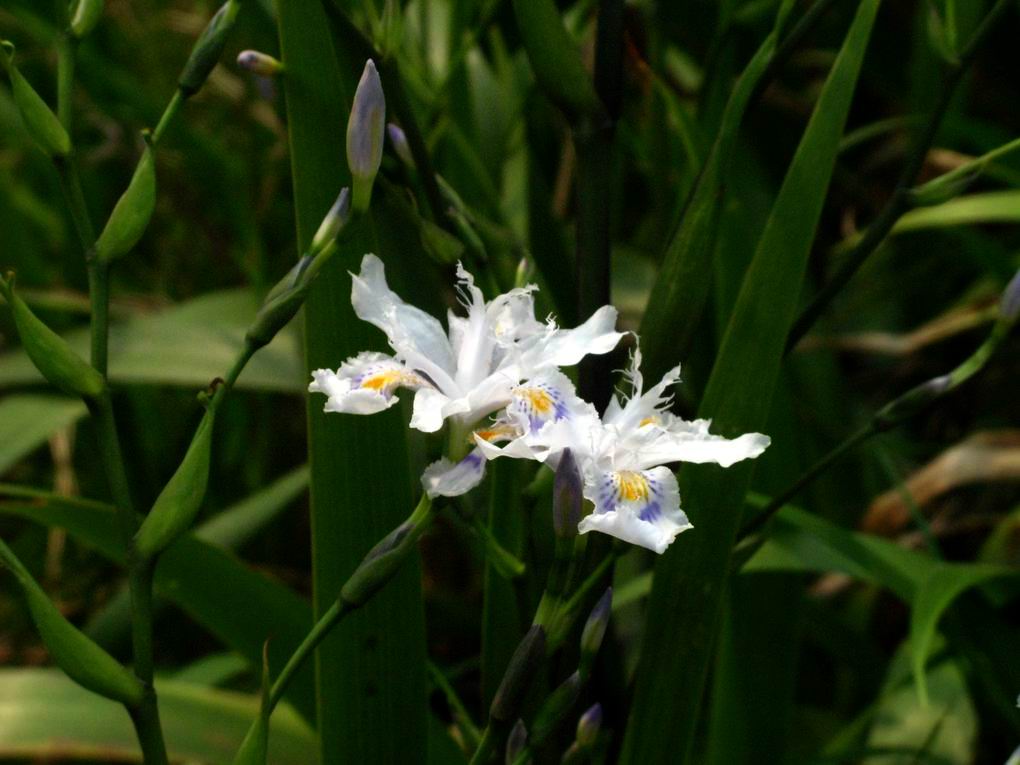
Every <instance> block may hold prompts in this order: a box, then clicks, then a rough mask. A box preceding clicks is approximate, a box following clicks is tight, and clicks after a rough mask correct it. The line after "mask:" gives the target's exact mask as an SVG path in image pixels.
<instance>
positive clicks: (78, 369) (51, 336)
mask: <svg viewBox="0 0 1020 765" xmlns="http://www.w3.org/2000/svg"><path fill="white" fill-rule="evenodd" d="M0 292H2V293H3V295H4V297H5V298H6V299H7V304H8V305H9V306H10V308H11V313H12V314H13V316H14V324H15V326H16V327H17V328H18V335H20V337H21V344H22V345H23V346H24V348H25V352H26V353H27V354H28V357H29V358H30V359H31V360H32V363H33V364H35V367H36V369H38V370H39V372H40V374H42V376H43V377H45V378H46V380H47V381H48V382H50V383H51V384H52V385H55V386H56V387H58V388H60V390H62V391H64V392H65V393H69V394H71V395H72V396H80V397H81V398H83V399H85V400H86V401H95V400H96V399H97V398H99V396H100V395H101V394H102V393H103V391H104V390H105V389H106V382H105V381H104V380H103V376H102V375H101V374H99V372H97V371H96V370H95V369H93V368H92V367H91V366H89V364H88V363H87V362H86V361H85V360H84V359H83V358H82V357H81V356H79V355H78V354H77V353H76V352H75V351H74V350H72V348H71V346H69V345H68V344H67V341H66V340H64V338H62V337H61V336H60V335H58V334H57V333H56V332H54V331H53V330H52V329H50V328H49V327H47V326H46V325H45V324H44V323H43V322H42V320H41V319H39V317H37V316H36V315H35V314H34V313H32V310H31V309H30V308H29V307H28V306H27V305H26V304H25V301H24V300H22V299H21V298H20V297H18V295H17V293H15V291H14V276H13V274H11V275H8V277H7V279H2V278H0Z"/></svg>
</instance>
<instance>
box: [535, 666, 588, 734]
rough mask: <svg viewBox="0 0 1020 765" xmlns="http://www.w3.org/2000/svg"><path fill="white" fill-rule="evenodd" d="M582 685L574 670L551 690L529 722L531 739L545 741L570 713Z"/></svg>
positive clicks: (577, 673)
mask: <svg viewBox="0 0 1020 765" xmlns="http://www.w3.org/2000/svg"><path fill="white" fill-rule="evenodd" d="M583 685H584V682H583V680H582V679H581V675H580V673H579V672H575V673H574V674H572V675H571V676H570V677H568V678H567V679H566V680H564V681H563V682H562V683H561V684H560V686H559V687H558V688H557V689H556V690H555V691H553V692H552V694H551V695H550V696H549V698H548V699H546V701H545V703H544V704H543V705H542V708H541V709H540V710H539V711H538V714H537V715H535V720H534V722H533V723H532V724H531V739H532V741H545V740H546V738H548V737H549V735H550V734H551V733H552V732H553V731H554V730H556V728H557V726H558V725H559V724H560V723H561V722H562V721H563V719H564V718H565V717H566V716H567V715H568V714H569V713H570V710H571V709H573V708H574V705H575V704H576V703H577V699H578V698H579V697H580V695H581V687H582V686H583Z"/></svg>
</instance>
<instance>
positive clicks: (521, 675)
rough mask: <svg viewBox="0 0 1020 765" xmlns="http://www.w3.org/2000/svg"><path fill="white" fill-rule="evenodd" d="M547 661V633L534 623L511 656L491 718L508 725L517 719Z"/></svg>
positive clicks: (490, 710)
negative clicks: (540, 667)
mask: <svg viewBox="0 0 1020 765" xmlns="http://www.w3.org/2000/svg"><path fill="white" fill-rule="evenodd" d="M544 658H545V630H544V629H543V628H542V626H541V625H539V624H533V625H532V626H531V629H529V630H528V631H527V632H526V633H525V634H524V637H523V638H521V642H520V643H518V644H517V648H516V649H515V650H514V655H513V656H511V657H510V663H509V664H508V665H507V668H506V672H505V673H504V674H503V680H502V681H501V682H500V684H499V688H498V689H497V690H496V695H495V696H494V697H493V699H492V706H491V707H490V708H489V716H490V717H492V719H494V720H498V721H500V722H509V721H510V720H513V719H514V718H516V717H517V715H518V713H519V712H520V708H521V703H522V702H523V701H524V696H525V694H526V693H527V692H528V688H529V687H530V685H531V680H532V678H533V677H534V676H535V673H536V672H537V671H538V667H539V665H540V664H541V663H542V660H543V659H544Z"/></svg>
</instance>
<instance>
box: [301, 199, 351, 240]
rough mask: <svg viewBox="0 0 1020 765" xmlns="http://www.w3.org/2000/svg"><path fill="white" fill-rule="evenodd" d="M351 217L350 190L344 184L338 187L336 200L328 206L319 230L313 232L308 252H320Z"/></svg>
mask: <svg viewBox="0 0 1020 765" xmlns="http://www.w3.org/2000/svg"><path fill="white" fill-rule="evenodd" d="M350 218H351V190H350V189H349V188H347V187H346V186H344V187H343V188H342V189H340V193H339V194H338V195H337V197H336V201H335V202H333V206H332V207H330V208H329V212H328V213H326V217H325V218H323V219H322V223H320V224H319V230H318V231H316V232H315V236H314V237H312V247H311V250H310V252H312V253H317V252H321V251H322V249H323V248H324V247H325V246H326V245H327V244H329V243H330V242H332V241H333V240H334V239H336V238H337V236H339V235H340V232H341V231H343V228H344V226H346V225H347V221H349V220H350Z"/></svg>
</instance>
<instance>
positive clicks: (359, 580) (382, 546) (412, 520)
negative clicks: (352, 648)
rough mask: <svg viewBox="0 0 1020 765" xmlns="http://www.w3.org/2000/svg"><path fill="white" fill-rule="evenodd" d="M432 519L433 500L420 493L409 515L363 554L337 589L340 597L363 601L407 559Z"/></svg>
mask: <svg viewBox="0 0 1020 765" xmlns="http://www.w3.org/2000/svg"><path fill="white" fill-rule="evenodd" d="M431 519H432V500H431V499H430V498H429V496H428V495H427V494H425V495H422V498H421V500H420V501H419V502H418V506H417V507H416V508H415V510H414V512H413V513H411V516H410V517H409V518H408V519H407V520H406V521H404V522H403V523H402V524H400V525H399V526H397V528H395V529H394V530H393V531H391V532H390V533H389V534H387V535H386V536H385V537H383V539H382V540H381V541H380V542H379V543H378V544H376V546H375V547H373V548H372V549H371V550H369V551H368V554H367V555H366V556H365V558H364V560H362V561H361V564H360V565H359V566H358V568H357V569H355V571H354V573H353V574H351V576H350V578H349V579H348V580H347V581H346V582H345V583H344V586H343V588H342V589H341V590H340V599H341V600H342V601H343V602H344V603H345V604H346V605H347V606H348V607H350V608H357V607H359V606H361V605H364V604H365V603H366V602H368V600H369V599H370V598H371V597H372V596H373V595H375V593H376V592H378V591H379V590H380V589H382V587H383V586H384V585H385V584H386V583H388V582H389V581H390V580H391V579H392V578H393V575H394V574H395V573H396V572H397V569H399V568H400V566H401V565H402V564H403V563H404V561H405V560H407V558H408V556H409V555H410V553H411V552H413V551H414V550H415V545H416V544H417V542H418V539H420V538H421V535H422V534H424V533H425V529H427V528H428V526H429V523H430V521H431Z"/></svg>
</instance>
